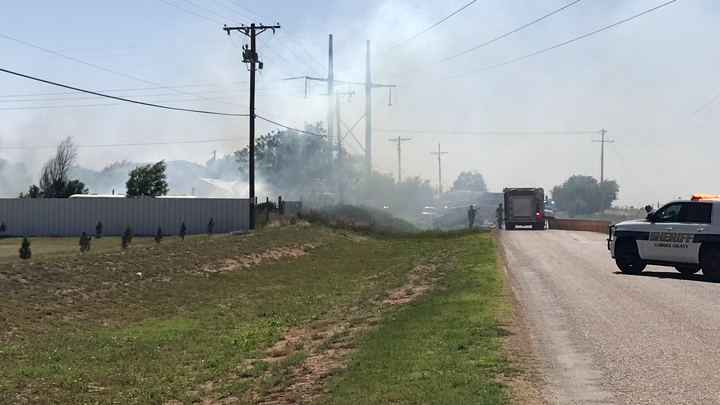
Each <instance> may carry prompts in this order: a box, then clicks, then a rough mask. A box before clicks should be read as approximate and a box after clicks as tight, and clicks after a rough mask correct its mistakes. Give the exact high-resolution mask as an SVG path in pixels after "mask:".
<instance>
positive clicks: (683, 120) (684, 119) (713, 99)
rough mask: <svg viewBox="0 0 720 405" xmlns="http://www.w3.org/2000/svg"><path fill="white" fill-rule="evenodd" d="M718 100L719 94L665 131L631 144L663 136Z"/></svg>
mask: <svg viewBox="0 0 720 405" xmlns="http://www.w3.org/2000/svg"><path fill="white" fill-rule="evenodd" d="M718 98H720V94H718V95H717V96H715V97H713V98H712V100H710V101H708V102H707V103H705V104H703V106H702V107H700V108H698V109H697V110H695V111H694V112H693V113H692V114H690V115H688V116H687V117H685V118H683V119H681V120H680V121H678V122H676V123H675V124H673V125H671V126H669V127H667V128H665V129H663V130H662V131H659V132H656V133H654V134H652V135H649V136H646V137H645V138H642V139H640V140H637V141H635V142H633V143H638V142H643V141H646V140H648V139H650V138H654V137H656V136H658V135H661V134H663V133H665V132H667V131H670V130H671V129H673V128H675V127H677V126H678V125H680V124H682V123H683V122H685V121H687V120H689V119H690V118H692V117H694V116H695V115H696V114H697V113H699V112H700V111H702V110H704V109H705V108H706V107H707V106H709V105H710V104H712V103H713V102H714V101H715V100H717V99H718Z"/></svg>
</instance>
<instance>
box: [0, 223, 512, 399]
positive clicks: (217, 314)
mask: <svg viewBox="0 0 720 405" xmlns="http://www.w3.org/2000/svg"><path fill="white" fill-rule="evenodd" d="M7 242H8V241H7V240H6V241H3V242H2V243H3V244H4V243H7ZM53 242H55V243H53ZM34 243H35V242H34ZM153 243H154V242H153ZM44 244H48V246H50V247H52V246H55V247H57V246H62V245H64V244H67V246H68V249H57V250H54V251H51V250H52V249H48V250H47V251H46V254H44V255H43V254H41V252H40V251H41V250H42V249H43V248H42V246H43V245H44ZM76 244H77V240H76V238H67V239H56V240H50V241H42V242H41V243H37V244H36V245H33V247H34V248H37V252H38V253H37V256H35V255H34V257H33V259H31V260H30V261H29V262H22V261H21V260H20V259H19V258H18V259H14V258H11V257H10V256H8V255H6V256H5V257H2V258H0V324H2V325H3V328H2V330H0V403H8V404H9V403H23V402H26V403H40V404H43V403H47V404H50V403H69V404H73V403H100V404H102V403H123V404H131V403H157V404H160V403H167V401H171V400H175V401H179V402H170V403H192V402H193V401H196V400H208V401H212V400H219V399H222V398H225V400H231V399H237V400H239V401H240V402H254V401H257V400H259V399H262V398H275V399H280V400H283V399H284V400H290V399H293V400H299V401H312V400H316V401H318V402H320V403H333V404H334V403H340V404H341V403H488V404H490V403H492V404H499V403H504V402H506V400H507V393H506V392H505V389H504V388H503V386H502V385H501V384H500V383H498V382H496V381H495V380H496V376H497V375H499V374H505V375H507V374H510V373H512V372H513V370H514V366H513V365H512V364H510V363H509V362H508V361H507V360H506V358H505V357H504V355H503V354H502V353H501V350H500V343H501V340H502V335H503V330H502V328H501V327H500V325H501V323H502V322H504V321H505V320H506V319H507V316H508V304H507V300H506V298H505V295H504V289H503V286H502V279H501V276H500V274H499V272H498V270H497V263H496V260H497V255H496V251H495V249H494V245H493V242H492V239H491V237H490V236H489V234H486V233H468V232H456V233H439V232H438V233H425V234H418V235H410V236H404V237H389V236H382V237H378V236H376V237H366V236H363V235H360V234H357V233H355V232H352V231H347V230H337V229H330V228H327V227H318V226H309V225H308V224H304V223H299V224H296V225H286V226H282V227H269V228H265V229H261V230H259V231H257V232H253V233H249V234H240V235H215V236H206V235H200V236H192V237H188V238H186V240H185V241H184V242H182V241H180V240H179V239H178V238H176V237H174V238H167V239H166V240H163V242H162V244H161V245H160V246H153V245H152V244H151V239H150V240H145V241H144V242H142V243H135V242H133V245H132V246H131V248H130V249H129V250H128V251H125V252H122V251H120V249H119V241H117V239H115V240H112V239H111V238H107V239H101V240H99V241H96V240H93V249H92V250H91V251H90V252H89V253H87V254H85V255H84V256H80V255H79V254H76V253H72V252H73V251H74V250H75V249H77V246H76ZM104 244H107V245H104ZM17 246H18V247H19V243H17ZM70 247H72V248H70ZM15 251H16V249H15ZM14 254H16V253H13V255H14ZM138 273H140V274H138ZM407 301H409V302H407ZM293 330H296V331H297V330H300V331H307V333H305V334H304V335H301V336H299V337H297V338H292V337H290V336H289V334H291V333H292V331H293ZM283 339H285V340H283ZM278 342H281V343H282V342H286V343H287V344H286V345H285V346H278V344H279V343H278ZM290 343H292V344H290ZM277 347H282V348H283V349H282V350H279V349H275V348H277ZM331 360H332V361H331ZM322 361H325V363H322V364H323V365H325V367H324V368H323V367H319V366H317V365H318V364H320V363H321V362H322ZM298 381H301V382H308V384H305V385H303V387H304V388H302V389H299V388H296V387H298V386H299V385H298ZM308 387H309V388H308Z"/></svg>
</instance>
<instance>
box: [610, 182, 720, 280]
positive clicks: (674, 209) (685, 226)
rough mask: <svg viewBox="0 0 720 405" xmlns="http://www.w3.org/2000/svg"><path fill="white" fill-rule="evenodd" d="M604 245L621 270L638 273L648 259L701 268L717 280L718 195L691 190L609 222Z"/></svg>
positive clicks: (719, 261)
mask: <svg viewBox="0 0 720 405" xmlns="http://www.w3.org/2000/svg"><path fill="white" fill-rule="evenodd" d="M608 249H610V254H611V256H612V257H613V258H614V259H615V263H616V264H617V266H618V268H619V269H620V271H622V272H623V273H629V274H638V273H640V272H641V271H643V270H644V269H645V266H647V265H648V264H651V265H658V266H672V267H675V269H677V270H678V271H679V272H680V273H683V274H695V273H697V272H698V271H700V269H702V271H703V275H704V276H705V277H706V278H708V279H711V280H720V195H703V194H696V195H693V196H692V198H691V199H689V200H676V201H672V202H669V203H667V204H665V205H664V206H662V207H660V208H659V209H658V210H657V211H654V212H650V213H648V215H647V218H645V219H639V220H633V221H625V222H620V223H619V224H617V225H614V226H611V227H610V230H609V236H608Z"/></svg>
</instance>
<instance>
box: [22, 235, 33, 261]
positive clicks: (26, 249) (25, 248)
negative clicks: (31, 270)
mask: <svg viewBox="0 0 720 405" xmlns="http://www.w3.org/2000/svg"><path fill="white" fill-rule="evenodd" d="M19 252H20V258H21V259H23V260H27V259H29V258H30V256H32V251H31V250H30V239H28V238H27V237H24V238H23V240H22V245H20V250H19Z"/></svg>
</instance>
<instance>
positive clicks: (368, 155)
mask: <svg viewBox="0 0 720 405" xmlns="http://www.w3.org/2000/svg"><path fill="white" fill-rule="evenodd" d="M378 87H387V88H388V89H390V93H389V95H388V106H392V89H393V87H395V85H394V84H375V83H373V82H372V74H371V70H370V40H368V41H367V55H366V57H365V175H366V176H367V177H368V178H370V173H371V172H372V89H374V88H378ZM399 147H400V145H398V148H399Z"/></svg>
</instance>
